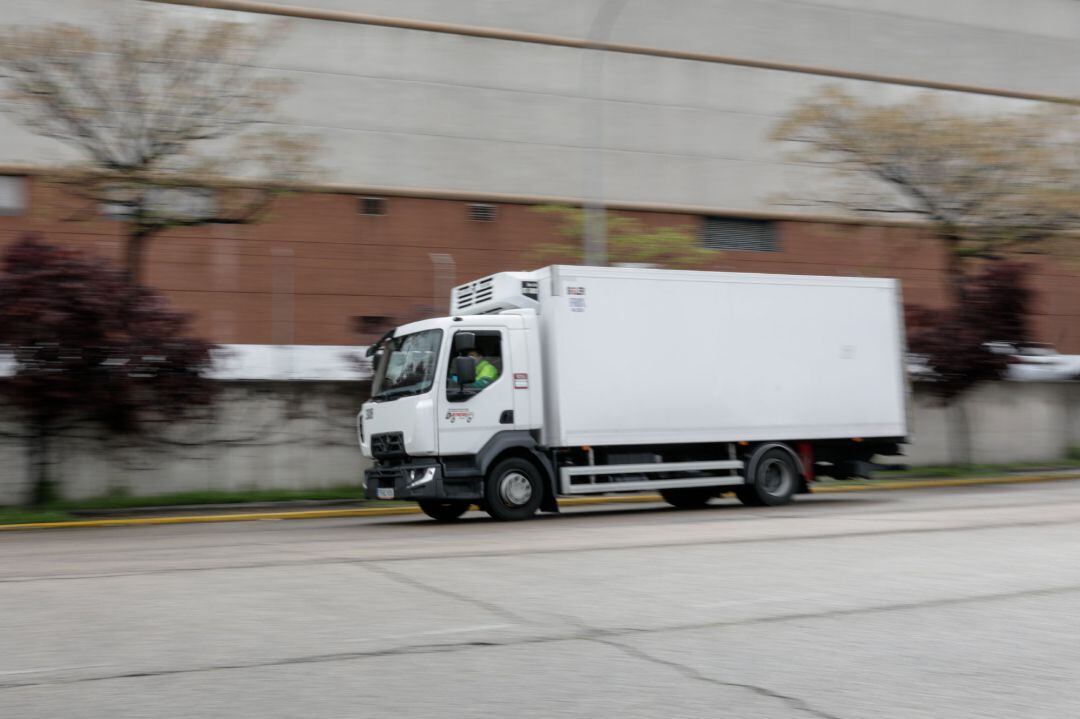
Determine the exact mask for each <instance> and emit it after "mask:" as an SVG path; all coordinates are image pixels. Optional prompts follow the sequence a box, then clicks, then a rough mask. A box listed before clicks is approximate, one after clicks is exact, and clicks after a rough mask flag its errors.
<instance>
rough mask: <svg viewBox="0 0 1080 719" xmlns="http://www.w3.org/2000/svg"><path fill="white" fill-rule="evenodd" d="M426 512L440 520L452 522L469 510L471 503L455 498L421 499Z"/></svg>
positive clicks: (419, 502)
mask: <svg viewBox="0 0 1080 719" xmlns="http://www.w3.org/2000/svg"><path fill="white" fill-rule="evenodd" d="M417 504H419V505H420V509H421V510H423V512H424V514H426V515H427V516H429V517H431V518H432V519H436V520H438V521H440V522H452V521H454V520H455V519H457V518H458V517H460V516H461V515H463V514H465V513H466V512H468V511H469V503H468V502H463V501H461V500H455V499H421V500H420V501H418V502H417Z"/></svg>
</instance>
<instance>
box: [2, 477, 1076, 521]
mask: <svg viewBox="0 0 1080 719" xmlns="http://www.w3.org/2000/svg"><path fill="white" fill-rule="evenodd" d="M1078 479H1080V470H1078V469H1061V470H1048V471H1045V472H1038V473H1027V474H1004V475H996V476H985V477H959V478H932V477H928V478H925V479H895V480H888V479H873V480H862V481H858V482H855V481H843V482H838V481H828V482H824V483H821V484H816V485H814V486H813V489H812V493H813V494H832V493H846V492H880V491H895V490H903V489H930V488H939V487H969V486H979V485H994V484H1024V483H1030V482H1053V481H1065V480H1078ZM661 501H663V500H662V499H661V498H660V496H659V495H657V494H635V495H611V496H600V497H573V498H566V499H561V500H559V506H561V507H580V506H588V505H604V504H640V503H655V502H661ZM83 513H86V514H87V515H89V510H84V511H83ZM420 513H421V512H420V509H419V507H417V506H416V505H415V504H412V503H404V502H400V503H399V502H385V503H379V505H378V506H371V505H370V504H365V503H362V502H359V501H357V502H349V501H347V500H339V499H332V500H294V501H288V502H253V503H247V504H216V505H184V506H170V507H146V508H124V509H103V510H94V511H93V515H92V516H86V518H78V519H71V520H65V521H57V522H33V523H25V524H0V531H6V530H30V529H74V528H84V527H85V528H89V527H130V526H148V525H156V524H193V523H204V522H251V521H278V520H287V519H332V518H343V517H387V516H396V515H407V514H420Z"/></svg>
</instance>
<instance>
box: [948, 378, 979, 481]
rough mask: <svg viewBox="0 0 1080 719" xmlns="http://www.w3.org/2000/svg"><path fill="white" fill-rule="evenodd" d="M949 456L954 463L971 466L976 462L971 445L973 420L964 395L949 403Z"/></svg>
mask: <svg viewBox="0 0 1080 719" xmlns="http://www.w3.org/2000/svg"><path fill="white" fill-rule="evenodd" d="M949 409H950V410H951V411H950V412H949V414H951V415H952V417H951V418H950V420H949V435H950V437H949V445H950V448H949V458H950V459H951V460H952V463H953V464H958V465H960V466H962V467H970V466H971V465H972V464H973V463H974V459H975V458H974V457H973V456H972V454H973V452H972V447H971V422H970V419H969V417H968V411H967V405H966V404H965V403H964V400H963V396H960V397H955V398H953V400H952V401H951V403H950V405H949Z"/></svg>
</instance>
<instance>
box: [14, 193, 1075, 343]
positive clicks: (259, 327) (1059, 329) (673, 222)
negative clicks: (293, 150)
mask: <svg viewBox="0 0 1080 719" xmlns="http://www.w3.org/2000/svg"><path fill="white" fill-rule="evenodd" d="M29 185H30V192H29V203H28V207H27V209H26V211H25V212H23V213H21V214H18V215H14V216H3V217H0V244H7V243H9V242H11V241H12V240H13V239H14V238H15V237H17V236H18V235H19V233H21V232H24V231H36V232H40V233H42V234H43V235H44V236H45V237H46V239H48V240H50V241H53V242H57V243H63V244H66V245H69V246H72V247H77V248H79V249H83V250H87V251H91V252H96V253H99V254H102V255H104V256H107V257H110V258H114V259H115V258H119V257H120V248H121V236H122V227H121V225H120V223H119V222H116V221H112V220H107V219H104V218H101V217H95V218H92V219H75V220H72V219H68V218H69V217H71V216H72V215H74V214H76V208H72V207H70V206H69V205H68V204H67V203H66V202H65V200H64V198H63V197H60V196H58V195H57V194H56V193H55V192H54V191H52V190H51V189H50V188H48V187H47V186H44V185H42V184H40V183H35V182H30V183H29ZM468 204H469V203H467V202H461V201H454V200H439V199H420V198H405V197H388V198H386V204H385V211H386V214H384V215H380V216H370V215H365V214H362V213H361V212H360V198H359V197H357V196H355V195H347V194H294V195H288V196H284V197H282V198H280V199H279V200H278V201H277V202H276V203H275V205H274V207H273V208H272V210H271V212H270V213H269V214H268V216H267V217H266V218H265V220H264V221H263V222H261V223H260V224H258V225H252V226H229V225H216V226H205V227H198V228H185V229H180V230H175V231H171V232H169V233H168V234H166V235H162V236H160V237H158V238H157V239H156V240H155V241H154V242H153V244H151V246H150V248H149V251H148V253H147V259H148V263H147V272H146V277H147V280H148V282H149V283H150V284H152V285H153V286H155V287H157V288H159V289H161V290H163V291H165V292H166V293H167V294H168V295H169V297H170V299H171V300H172V301H173V302H174V303H175V304H176V305H177V306H178V307H180V308H183V309H184V310H187V311H190V312H192V313H193V314H194V317H195V322H196V329H197V331H198V332H199V333H201V334H202V335H204V336H206V337H207V338H209V339H211V340H213V341H216V342H223V343H259V344H263V343H296V344H353V343H363V342H366V341H370V339H372V337H373V335H374V334H375V333H376V332H377V329H376V328H375V326H374V322H375V321H376V320H375V318H379V317H387V318H390V321H391V322H392V323H394V324H396V323H399V322H401V321H407V320H411V319H417V318H419V317H421V316H425V315H428V314H431V313H432V309H431V308H432V307H441V308H443V311H445V307H446V297H445V295H444V294H443V293H442V292H441V291H440V293H439V294H440V296H439V297H435V296H434V293H435V291H436V288H435V279H436V278H435V270H434V264H433V262H432V258H431V254H432V253H442V254H447V255H450V256H452V257H453V259H454V262H455V265H456V273H455V277H454V279H455V281H456V282H463V281H466V280H468V279H472V278H475V277H479V276H483V275H486V274H490V273H492V272H497V271H499V270H524V269H533V268H534V267H535V266H537V265H538V264H541V263H540V262H539V261H538V260H536V259H535V258H534V257H532V256H531V255H530V253H531V252H533V251H534V250H535V248H536V246H537V245H539V244H542V243H545V242H551V241H552V240H553V239H554V238H555V220H553V218H551V217H550V216H546V215H542V214H539V213H537V212H535V211H533V210H531V209H530V208H529V207H528V206H526V205H515V204H498V203H496V208H497V216H496V219H495V221H494V222H476V221H472V220H470V219H468V215H467V207H468ZM620 214H626V215H632V216H636V217H638V218H640V219H641V220H642V221H643V222H644V223H646V224H648V225H651V226H683V227H686V228H687V229H690V230H691V231H693V232H696V231H697V228H698V225H699V223H700V218H699V217H697V216H694V215H681V214H667V213H655V212H642V213H630V212H627V213H620ZM778 233H779V249H780V251H778V252H738V251H724V252H718V253H717V256H716V260H715V262H714V263H712V265H711V267H709V269H722V270H733V271H748V272H780V273H800V274H829V275H833V274H835V275H866V276H886V277H898V278H899V279H900V280H901V282H902V283H903V292H904V299H905V301H908V302H917V303H925V304H940V303H942V302H944V300H945V291H944V285H943V283H942V279H943V276H942V273H941V269H940V268H941V266H942V257H941V254H940V252H939V251H938V248H937V247H936V245H935V243H934V242H933V241H932V240H931V239H929V238H928V237H926V236H925V234H924V233H922V232H920V231H917V230H912V229H909V228H896V227H878V226H857V225H840V224H828V223H819V222H793V221H784V222H780V223H779V224H778ZM1031 261H1032V262H1033V264H1034V265H1035V268H1036V270H1035V273H1034V276H1033V282H1034V285H1035V289H1036V290H1037V291H1038V301H1037V308H1036V316H1035V318H1034V324H1035V327H1036V329H1037V333H1038V337H1039V339H1040V340H1041V341H1045V342H1050V343H1053V344H1055V345H1056V346H1057V347H1058V349H1060V350H1061V351H1062V352H1068V353H1080V266H1078V265H1077V264H1076V263H1075V262H1074V261H1072V260H1069V259H1064V258H1058V257H1038V258H1033V259H1032V260H1031ZM444 284H445V283H444ZM363 317H367V318H369V320H368V326H367V330H368V331H367V332H366V333H361V332H359V331H358V329H359V328H358V322H359V320H358V319H357V318H363Z"/></svg>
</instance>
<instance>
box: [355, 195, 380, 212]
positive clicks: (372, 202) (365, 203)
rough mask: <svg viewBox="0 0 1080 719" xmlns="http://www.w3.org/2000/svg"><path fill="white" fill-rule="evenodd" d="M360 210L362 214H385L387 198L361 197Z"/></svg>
mask: <svg viewBox="0 0 1080 719" xmlns="http://www.w3.org/2000/svg"><path fill="white" fill-rule="evenodd" d="M359 210H360V214H361V215H385V214H386V198H385V197H361V198H360V207H359Z"/></svg>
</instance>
